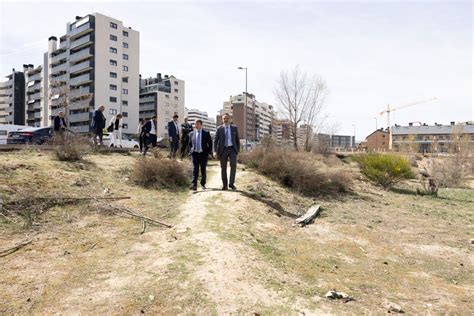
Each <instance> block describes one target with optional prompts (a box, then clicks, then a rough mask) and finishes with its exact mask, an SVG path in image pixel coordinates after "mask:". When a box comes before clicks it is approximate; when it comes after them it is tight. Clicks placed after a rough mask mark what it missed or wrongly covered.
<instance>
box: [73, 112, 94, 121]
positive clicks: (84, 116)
mask: <svg viewBox="0 0 474 316" xmlns="http://www.w3.org/2000/svg"><path fill="white" fill-rule="evenodd" d="M90 119H91V113H89V112H85V113H77V114H70V115H69V122H84V121H90Z"/></svg>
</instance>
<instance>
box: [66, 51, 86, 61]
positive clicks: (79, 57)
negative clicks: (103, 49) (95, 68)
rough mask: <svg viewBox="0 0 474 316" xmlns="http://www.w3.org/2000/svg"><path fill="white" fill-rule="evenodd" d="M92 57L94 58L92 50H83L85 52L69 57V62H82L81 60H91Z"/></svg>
mask: <svg viewBox="0 0 474 316" xmlns="http://www.w3.org/2000/svg"><path fill="white" fill-rule="evenodd" d="M91 56H92V54H91V49H90V48H86V49H83V50H80V51H78V52H77V53H74V54H72V55H71V56H70V57H69V60H70V61H79V60H81V59H85V58H89V57H91Z"/></svg>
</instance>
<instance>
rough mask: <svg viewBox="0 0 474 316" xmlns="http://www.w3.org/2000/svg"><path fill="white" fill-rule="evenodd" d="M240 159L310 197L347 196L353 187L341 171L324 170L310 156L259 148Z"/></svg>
mask: <svg viewBox="0 0 474 316" xmlns="http://www.w3.org/2000/svg"><path fill="white" fill-rule="evenodd" d="M239 157H240V160H239V161H240V162H241V163H243V164H245V165H246V166H248V167H250V168H253V169H256V170H257V171H258V172H260V173H261V174H263V175H266V176H268V177H270V178H272V179H274V180H276V181H278V182H279V183H281V184H283V185H284V186H286V187H289V188H292V189H295V190H296V191H297V192H299V193H302V194H305V195H308V196H319V195H335V194H337V193H341V192H346V191H347V189H348V187H349V185H350V183H351V178H350V177H349V176H348V175H347V174H346V173H344V172H342V171H336V170H334V171H331V170H329V171H324V170H322V168H320V167H318V165H317V164H316V159H315V157H314V156H313V154H309V153H298V152H292V151H289V150H288V151H287V150H283V149H277V148H275V149H271V150H268V149H264V148H259V149H256V150H254V151H252V152H248V153H243V154H241V155H239Z"/></svg>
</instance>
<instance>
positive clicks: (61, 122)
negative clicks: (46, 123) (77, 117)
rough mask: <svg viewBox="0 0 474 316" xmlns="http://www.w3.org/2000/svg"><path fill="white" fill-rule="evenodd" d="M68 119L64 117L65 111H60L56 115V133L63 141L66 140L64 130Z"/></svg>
mask: <svg viewBox="0 0 474 316" xmlns="http://www.w3.org/2000/svg"><path fill="white" fill-rule="evenodd" d="M66 126H67V124H66V119H65V118H64V111H59V112H58V115H57V116H55V117H54V135H58V136H59V137H60V139H61V142H64V132H65V131H66Z"/></svg>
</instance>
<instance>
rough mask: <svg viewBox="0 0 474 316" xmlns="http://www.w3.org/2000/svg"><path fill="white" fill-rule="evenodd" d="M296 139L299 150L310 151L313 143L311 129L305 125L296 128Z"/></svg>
mask: <svg viewBox="0 0 474 316" xmlns="http://www.w3.org/2000/svg"><path fill="white" fill-rule="evenodd" d="M296 137H297V142H298V148H299V149H300V150H310V149H311V147H312V142H313V127H312V126H310V125H307V124H302V125H301V126H298V128H297V129H296Z"/></svg>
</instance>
